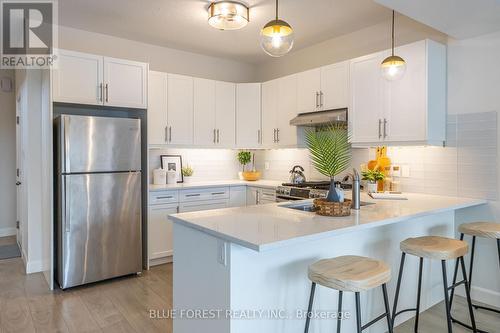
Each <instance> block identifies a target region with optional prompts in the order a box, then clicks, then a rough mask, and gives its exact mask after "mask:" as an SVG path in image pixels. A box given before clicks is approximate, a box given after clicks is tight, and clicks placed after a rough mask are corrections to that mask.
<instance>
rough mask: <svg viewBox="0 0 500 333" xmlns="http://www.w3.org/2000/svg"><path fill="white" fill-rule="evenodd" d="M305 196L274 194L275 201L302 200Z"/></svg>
mask: <svg viewBox="0 0 500 333" xmlns="http://www.w3.org/2000/svg"><path fill="white" fill-rule="evenodd" d="M304 199H307V198H297V197H291V196H288V195H277V196H276V202H289V201H298V200H304Z"/></svg>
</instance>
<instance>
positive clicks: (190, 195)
mask: <svg viewBox="0 0 500 333" xmlns="http://www.w3.org/2000/svg"><path fill="white" fill-rule="evenodd" d="M199 196H200V193H195V194H186V197H188V198H190V197H199Z"/></svg>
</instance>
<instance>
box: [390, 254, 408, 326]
mask: <svg viewBox="0 0 500 333" xmlns="http://www.w3.org/2000/svg"><path fill="white" fill-rule="evenodd" d="M405 257H406V253H404V252H402V253H401V263H400V264H399V274H398V283H397V286H396V295H395V296H394V305H393V306H392V325H391V326H392V327H394V320H395V319H396V310H397V308H398V299H399V290H400V288H401V278H402V277H403V267H404V265H405Z"/></svg>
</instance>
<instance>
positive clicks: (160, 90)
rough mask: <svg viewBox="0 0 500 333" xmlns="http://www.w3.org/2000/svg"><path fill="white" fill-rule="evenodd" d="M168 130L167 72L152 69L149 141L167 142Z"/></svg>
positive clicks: (149, 95) (149, 97) (149, 93)
mask: <svg viewBox="0 0 500 333" xmlns="http://www.w3.org/2000/svg"><path fill="white" fill-rule="evenodd" d="M167 130H168V128H167V74H165V73H161V72H153V71H150V72H149V75H148V143H149V144H165V143H167V140H168V137H167V135H168V133H167Z"/></svg>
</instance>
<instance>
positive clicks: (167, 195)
mask: <svg viewBox="0 0 500 333" xmlns="http://www.w3.org/2000/svg"><path fill="white" fill-rule="evenodd" d="M178 202H179V192H178V191H161V192H151V193H149V204H150V205H162V204H171V203H178Z"/></svg>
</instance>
